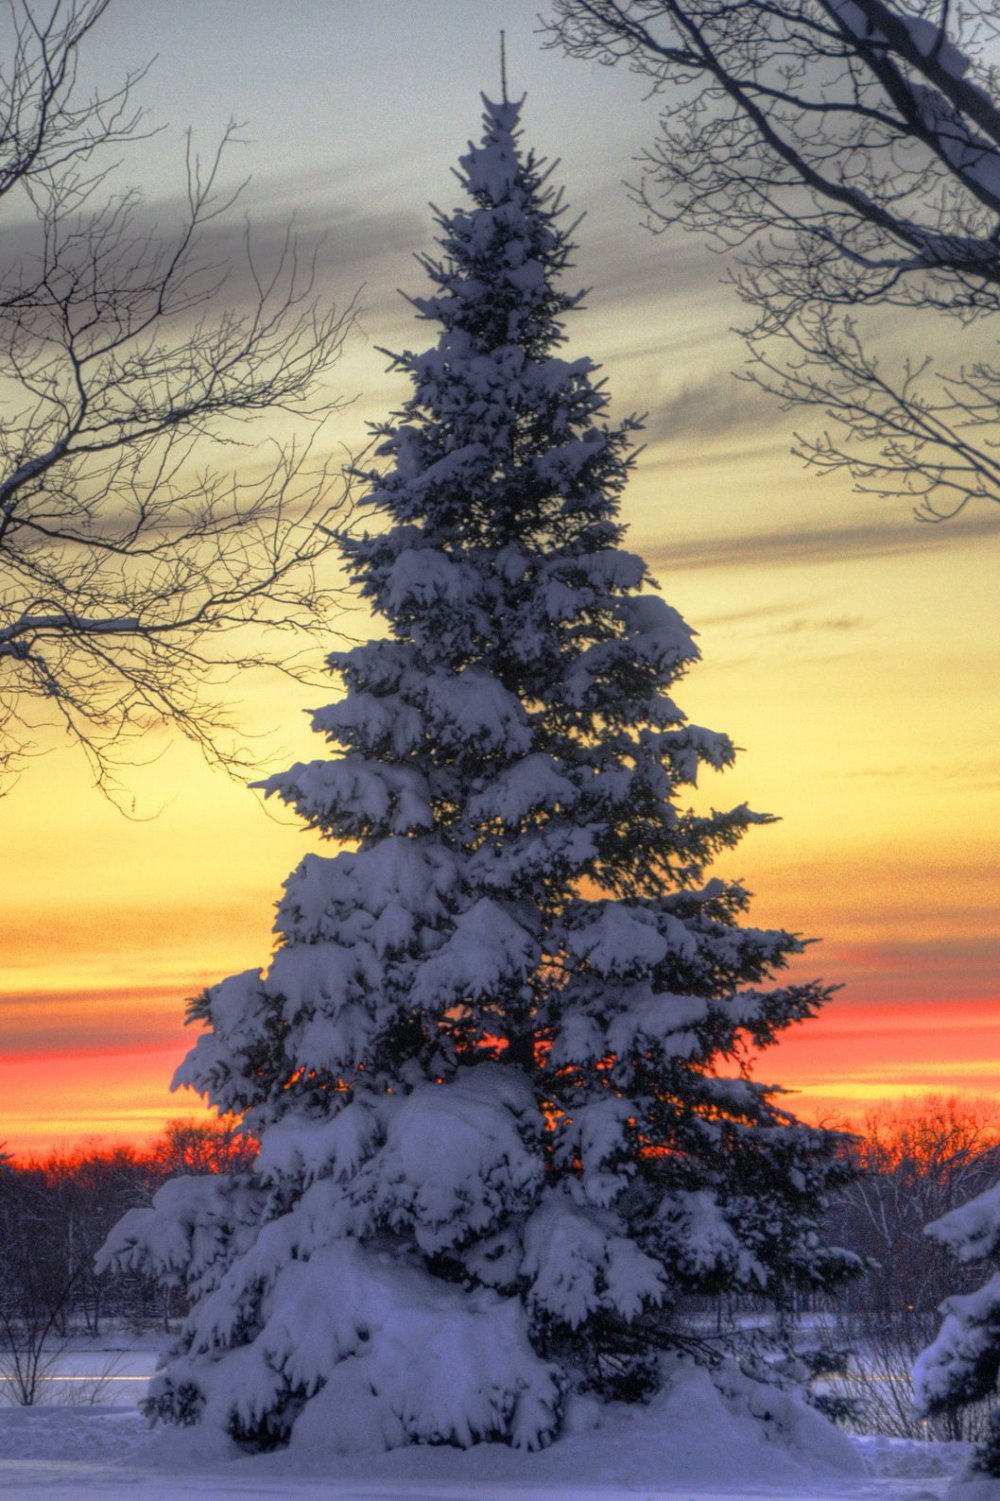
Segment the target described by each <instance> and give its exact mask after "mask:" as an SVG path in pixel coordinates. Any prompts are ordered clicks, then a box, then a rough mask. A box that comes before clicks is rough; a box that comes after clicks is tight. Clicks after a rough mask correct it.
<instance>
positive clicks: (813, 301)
mask: <svg viewBox="0 0 1000 1501" xmlns="http://www.w3.org/2000/svg"><path fill="white" fill-rule="evenodd" d="M553 8H554V13H555V20H554V22H553V27H552V31H553V40H554V42H558V44H560V45H561V46H562V47H564V48H565V50H566V51H567V52H568V53H570V54H571V55H572V56H576V57H581V58H585V59H594V58H596V59H598V60H599V61H601V62H604V63H621V64H623V65H624V66H626V67H628V68H630V69H631V70H633V71H634V72H636V73H637V74H638V75H639V77H640V78H641V80H642V83H643V85H644V86H645V87H647V88H650V87H652V89H653V90H654V91H655V97H656V100H657V103H658V104H659V106H660V108H661V111H662V114H661V120H660V135H659V138H658V139H657V140H656V142H655V144H654V145H652V146H651V147H650V148H649V149H648V150H647V151H646V152H645V154H644V155H643V157H642V158H641V165H642V172H643V177H642V181H641V183H640V185H639V187H638V188H637V189H636V194H637V197H638V198H639V200H640V201H641V203H642V205H643V207H644V208H645V210H646V211H647V212H648V214H649V218H650V221H651V222H652V224H653V225H654V227H657V228H661V227H666V226H669V225H671V224H674V223H680V224H683V225H684V226H685V227H687V228H690V229H693V230H696V231H698V232H700V233H702V234H704V235H705V236H707V237H708V239H709V240H710V242H711V243H713V244H714V245H715V246H717V247H722V248H725V249H727V250H734V251H736V252H737V256H736V265H737V268H738V269H737V270H736V271H735V274H734V280H735V284H736V286H737V289H738V291H739V293H740V295H741V297H742V298H743V299H744V300H745V301H746V302H747V303H748V304H749V306H750V307H751V308H752V309H753V312H754V315H755V317H756V322H755V323H754V324H753V325H752V326H751V327H750V329H749V330H748V332H747V337H748V340H749V350H750V356H751V364H750V370H751V373H752V376H753V379H755V380H756V381H757V382H758V383H759V384H761V385H762V386H764V387H765V388H766V389H767V390H770V391H772V392H774V393H775V394H776V395H777V396H778V397H779V398H780V399H781V400H782V401H784V402H786V403H792V404H799V405H805V406H807V407H814V408H816V409H817V411H818V412H819V413H820V414H821V415H822V417H823V418H824V419H826V418H829V419H830V420H831V421H832V422H833V423H835V424H837V425H838V426H839V429H840V433H841V434H842V436H837V434H836V429H834V431H832V432H831V431H829V430H825V431H824V432H823V433H822V434H821V436H820V437H818V438H815V439H811V440H802V439H800V440H799V443H800V448H799V451H800V453H801V454H802V455H803V456H804V457H805V458H806V459H807V461H808V462H809V463H811V464H812V465H814V466H815V467H817V468H818V469H819V470H821V471H829V470H833V469H839V468H841V467H843V466H847V467H849V468H850V470H851V472H852V473H853V475H854V478H855V482H856V484H857V486H858V488H860V489H862V490H868V491H872V492H874V493H876V494H880V495H885V494H889V495H899V494H901V495H904V496H907V497H910V498H911V499H912V500H913V501H914V502H915V505H916V510H917V514H918V515H920V516H923V517H925V518H929V519H940V518H942V517H945V516H949V515H954V514H955V513H956V512H957V511H959V510H961V509H962V507H963V506H965V505H966V504H967V503H968V502H969V501H970V500H992V501H1000V464H998V460H997V455H996V446H995V441H994V436H995V431H996V422H997V409H998V401H1000V366H998V365H997V363H996V360H995V356H994V354H993V350H994V347H995V346H994V344H993V342H992V339H991V338H990V337H989V335H988V329H987V326H986V325H987V320H988V319H990V318H992V317H995V315H996V314H997V312H998V311H1000V245H998V238H997V225H998V222H1000V104H998V103H997V76H996V71H995V69H994V67H993V65H992V64H991V63H990V62H989V60H988V59H989V51H988V47H987V46H986V43H988V42H991V41H992V40H994V39H995V38H996V36H997V18H996V8H995V6H993V5H991V4H984V3H980V0H973V3H972V4H968V5H962V6H958V5H951V4H950V3H949V0H774V3H768V4H761V3H759V0H553ZM886 308H889V309H898V310H901V311H902V317H900V318H898V319H896V320H895V322H894V323H892V324H890V325H889V328H890V330H892V329H895V331H896V334H897V336H898V338H899V339H900V340H901V341H902V347H903V348H904V349H907V350H908V351H909V355H908V357H906V358H900V359H899V360H895V359H894V358H893V357H892V350H893V347H894V344H893V338H892V337H891V336H887V329H886V323H885V316H884V313H882V314H881V315H880V318H879V320H878V321H877V322H873V320H872V319H871V318H870V317H869V316H868V314H869V312H870V310H872V309H880V310H882V309H886ZM942 320H950V322H951V324H952V325H953V326H957V327H958V328H960V329H964V330H969V329H970V328H980V329H981V330H982V337H980V338H978V339H977V338H976V336H975V335H974V334H970V333H968V332H966V333H965V334H964V336H963V340H962V343H963V346H964V347H966V348H968V349H969V351H970V353H969V356H968V363H966V364H960V365H956V364H954V363H946V364H945V366H944V367H943V368H942V369H940V370H939V368H938V365H937V364H936V363H935V362H934V361H933V360H932V359H931V357H930V353H929V351H930V350H932V349H934V347H935V346H938V347H945V348H948V345H949V342H950V341H951V342H953V335H950V334H949V333H948V330H947V325H946V324H942ZM977 350H978V353H977ZM951 352H952V351H951V349H950V348H949V349H948V353H949V356H950V355H951Z"/></svg>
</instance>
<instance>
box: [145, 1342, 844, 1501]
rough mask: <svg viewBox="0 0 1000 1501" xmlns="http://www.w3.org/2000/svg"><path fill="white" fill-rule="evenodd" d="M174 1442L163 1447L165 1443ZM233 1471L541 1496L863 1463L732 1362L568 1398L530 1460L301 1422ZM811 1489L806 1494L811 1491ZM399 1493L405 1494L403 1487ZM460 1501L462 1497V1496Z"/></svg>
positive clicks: (170, 1437) (802, 1406)
mask: <svg viewBox="0 0 1000 1501" xmlns="http://www.w3.org/2000/svg"><path fill="white" fill-rule="evenodd" d="M162 1442H163V1443H164V1445H165V1447H164V1449H163V1453H164V1455H165V1456H166V1455H167V1454H168V1453H170V1452H171V1451H173V1452H176V1454H177V1456H178V1459H180V1460H181V1462H182V1463H183V1458H182V1456H183V1453H184V1445H185V1434H184V1432H183V1431H181V1432H179V1433H177V1432H174V1433H170V1434H165V1435H164V1439H163V1440H162ZM167 1444H169V1446H170V1448H169V1449H168V1448H167V1447H166V1445H167ZM231 1468H232V1470H233V1472H234V1473H235V1472H237V1471H239V1472H240V1473H245V1474H246V1476H247V1481H248V1483H249V1479H250V1476H251V1475H253V1477H254V1479H255V1480H258V1481H259V1480H261V1479H263V1478H264V1476H265V1475H266V1476H270V1477H274V1478H277V1477H279V1476H281V1477H285V1476H292V1475H297V1474H301V1475H306V1474H309V1473H313V1474H320V1473H322V1475H323V1476H324V1477H326V1478H327V1479H329V1480H331V1481H336V1480H342V1481H346V1480H358V1481H371V1482H391V1481H397V1482H400V1483H403V1482H405V1481H414V1482H421V1483H423V1484H435V1485H449V1486H451V1485H454V1486H456V1487H457V1486H473V1485H474V1486H477V1487H478V1486H489V1485H503V1484H510V1483H514V1484H516V1485H517V1487H518V1493H519V1494H520V1492H521V1487H523V1486H529V1485H535V1486H539V1487H546V1486H548V1485H551V1488H552V1489H551V1492H548V1491H547V1490H546V1491H542V1490H540V1491H539V1492H538V1494H549V1493H551V1494H555V1493H556V1492H557V1491H558V1492H559V1493H560V1494H561V1493H562V1492H563V1489H564V1488H565V1491H566V1494H567V1495H573V1496H576V1495H581V1494H583V1493H584V1492H586V1494H587V1495H591V1494H593V1495H598V1494H601V1493H602V1492H603V1493H606V1494H607V1495H609V1497H610V1496H615V1497H617V1496H620V1495H622V1494H625V1493H629V1492H631V1491H633V1490H637V1489H638V1490H641V1491H643V1492H649V1491H650V1490H652V1491H654V1492H656V1493H657V1494H661V1493H669V1492H671V1491H673V1490H675V1489H677V1488H679V1487H692V1488H695V1489H704V1488H706V1487H708V1486H711V1487H713V1488H723V1489H726V1490H731V1491H732V1492H733V1494H735V1495H745V1494H747V1493H748V1492H750V1491H763V1492H764V1493H767V1492H768V1491H769V1488H772V1487H782V1488H784V1487H795V1488H802V1489H803V1490H807V1488H808V1487H809V1486H811V1484H812V1483H813V1482H815V1480H816V1479H818V1478H823V1479H827V1480H831V1481H834V1482H850V1481H853V1480H856V1479H861V1478H862V1477H863V1476H864V1475H865V1474H866V1473H867V1468H868V1467H867V1466H866V1464H865V1462H864V1460H863V1459H862V1458H861V1457H860V1456H859V1453H858V1450H857V1448H856V1446H855V1444H854V1442H853V1441H852V1440H851V1439H850V1438H848V1437H847V1436H846V1435H845V1434H843V1433H841V1432H839V1431H838V1430H837V1429H835V1428H833V1427H832V1426H831V1425H830V1424H829V1423H828V1422H827V1421H826V1419H825V1418H823V1417H822V1416H821V1415H820V1414H819V1413H818V1412H816V1411H815V1409H813V1408H811V1407H809V1406H808V1405H807V1404H806V1403H805V1402H804V1401H803V1400H802V1399H801V1398H800V1397H798V1396H792V1395H789V1394H788V1393H784V1392H780V1391H777V1390H776V1389H775V1388H772V1387H764V1386H761V1385H760V1384H759V1383H756V1382H753V1381H749V1380H748V1379H747V1378H746V1377H745V1376H743V1375H741V1373H740V1372H739V1371H738V1370H737V1369H736V1368H735V1367H734V1366H726V1367H723V1368H722V1370H721V1371H717V1372H715V1373H714V1379H713V1375H710V1374H709V1372H708V1371H707V1370H705V1369H704V1368H702V1367H696V1366H694V1365H689V1364H687V1363H684V1362H682V1361H677V1363H676V1364H675V1366H674V1369H673V1372H672V1374H671V1377H670V1379H669V1381H668V1382H667V1383H666V1385H665V1387H664V1389H663V1390H662V1391H661V1392H660V1393H659V1394H658V1395H657V1396H656V1397H655V1398H654V1399H653V1400H652V1401H651V1402H649V1403H648V1404H645V1405H641V1404H640V1405H628V1406H626V1405H624V1404H621V1403H612V1404H600V1403H598V1402H596V1401H594V1400H593V1399H590V1398H586V1397H577V1398H574V1399H571V1402H570V1405H569V1410H568V1412H567V1414H566V1423H565V1427H564V1431H563V1434H562V1436H561V1437H560V1438H558V1439H557V1440H556V1441H555V1443H553V1444H552V1445H551V1446H550V1447H549V1448H547V1449H544V1450H541V1451H540V1452H536V1453H528V1452H525V1451H523V1450H516V1449H512V1448H511V1447H510V1446H509V1445H507V1444H496V1443H481V1444H475V1445H473V1446H472V1447H471V1448H469V1449H456V1448H453V1447H451V1446H448V1445H434V1446H429V1445H420V1446H409V1447H406V1448H400V1449H392V1450H390V1451H388V1452H386V1453H382V1454H371V1453H369V1454H357V1455H352V1454H336V1455H334V1454H332V1453H331V1445H330V1443H329V1441H328V1435H327V1434H325V1433H324V1432H323V1430H322V1427H321V1425H320V1424H318V1423H317V1424H310V1425H308V1429H305V1427H304V1425H303V1424H302V1423H299V1424H297V1425H296V1428H295V1433H294V1438H293V1442H292V1446H291V1448H290V1449H288V1450H284V1451H279V1452H277V1453H274V1454H266V1455H255V1456H253V1457H252V1458H249V1459H246V1460H238V1461H236V1462H235V1464H234V1465H233V1466H232V1467H231ZM807 1493H808V1490H807ZM401 1494H402V1492H401ZM461 1494H462V1495H464V1491H463V1492H461Z"/></svg>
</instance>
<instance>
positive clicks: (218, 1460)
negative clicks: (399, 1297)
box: [0, 1369, 1000, 1501]
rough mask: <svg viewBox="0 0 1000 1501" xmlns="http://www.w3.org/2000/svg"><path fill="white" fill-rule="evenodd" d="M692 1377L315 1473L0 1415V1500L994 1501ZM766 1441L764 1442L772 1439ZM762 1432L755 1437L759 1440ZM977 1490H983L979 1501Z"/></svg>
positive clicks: (990, 1494) (278, 1462)
mask: <svg viewBox="0 0 1000 1501" xmlns="http://www.w3.org/2000/svg"><path fill="white" fill-rule="evenodd" d="M752 1391H753V1389H752V1388H751V1389H749V1394H748V1391H744V1392H743V1394H742V1397H741V1395H740V1393H739V1392H736V1391H733V1392H732V1393H731V1394H730V1395H729V1396H728V1397H724V1396H722V1395H721V1394H720V1393H719V1392H718V1391H717V1390H716V1389H715V1388H714V1387H713V1385H712V1383H711V1382H710V1381H709V1379H708V1377H707V1374H706V1373H705V1372H704V1371H698V1370H692V1369H689V1370H686V1371H683V1372H682V1373H679V1374H678V1376H677V1379H676V1380H675V1381H674V1383H673V1385H672V1387H671V1389H670V1390H669V1391H668V1392H664V1393H663V1394H661V1396H660V1397H659V1398H657V1400H656V1401H654V1402H652V1403H650V1404H649V1405H648V1406H640V1407H622V1406H611V1407H606V1408H604V1409H603V1412H602V1413H601V1415H600V1422H599V1423H598V1424H597V1426H593V1424H594V1419H595V1417H596V1416H597V1415H598V1414H597V1413H596V1412H595V1409H594V1407H593V1406H591V1405H590V1404H589V1403H580V1404H578V1406H577V1408H576V1410H575V1411H574V1413H573V1414H572V1423H571V1425H570V1426H571V1427H572V1428H573V1429H574V1430H575V1431H574V1432H572V1433H570V1434H567V1435H566V1436H565V1437H563V1438H561V1439H559V1440H558V1441H557V1442H556V1443H555V1444H553V1445H552V1447H551V1448H549V1449H546V1450H543V1451H542V1452H541V1453H537V1454H524V1453H517V1452H515V1451H512V1450H510V1449H508V1448H506V1447H505V1446H502V1445H496V1444H481V1445H478V1446H477V1447H475V1448H473V1449H469V1450H456V1449H451V1448H443V1447H440V1448H428V1447H424V1448H408V1449H402V1450H396V1451H394V1452H393V1453H390V1454H381V1455H377V1456H369V1457H368V1458H363V1457H359V1456H352V1457H351V1458H334V1459H331V1457H330V1455H329V1454H322V1453H320V1452H319V1451H318V1450H315V1451H313V1452H312V1453H301V1452H300V1453H298V1454H293V1453H292V1452H291V1451H287V1450H286V1451H282V1452H279V1453H275V1454H269V1455H263V1454H258V1455H253V1456H250V1457H247V1456H242V1455H240V1456H239V1457H235V1456H237V1455H238V1453H239V1451H237V1450H236V1449H235V1446H231V1447H230V1449H229V1451H228V1453H229V1456H230V1457H229V1458H228V1459H227V1458H226V1457H224V1456H223V1454H222V1453H220V1452H219V1450H218V1449H217V1448H216V1451H215V1453H214V1456H210V1455H208V1454H207V1453H206V1452H205V1446H204V1438H205V1434H204V1433H203V1432H199V1430H198V1429H196V1428H194V1429H169V1430H156V1431H155V1432H154V1433H152V1434H151V1433H150V1432H149V1430H148V1429H147V1427H146V1425H145V1423H144V1422H143V1420H142V1419H141V1418H140V1416H139V1414H138V1413H137V1412H135V1411H134V1410H133V1411H128V1410H126V1409H123V1408H120V1407H118V1408H80V1407H65V1406H58V1407H36V1408H29V1409H22V1408H13V1407H2V1406H0V1495H3V1496H10V1497H11V1498H12V1501H13V1498H15V1497H17V1498H20V1497H22V1496H28V1495H30V1496H31V1497H32V1498H33V1501H214V1498H218V1497H223V1496H224V1497H230V1496H232V1497H240V1498H245V1497H247V1496H250V1495H252V1496H254V1497H256V1498H258V1501H362V1498H364V1501H373V1498H376V1497H378V1498H380V1501H458V1498H459V1497H460V1498H461V1501H626V1498H627V1497H629V1496H635V1495H636V1493H638V1494H639V1495H641V1496H648V1497H650V1498H653V1497H655V1498H674V1497H678V1498H680V1497H683V1498H684V1501H694V1498H697V1501H748V1498H750V1497H753V1498H755V1501H760V1498H762V1497H766V1498H767V1501H876V1498H878V1501H886V1498H887V1497H888V1496H889V1495H891V1496H892V1497H893V1498H895V1501H998V1495H1000V1491H998V1489H997V1488H994V1489H989V1488H988V1487H989V1486H990V1485H994V1487H995V1485H996V1483H994V1482H988V1481H987V1482H976V1483H974V1484H975V1485H976V1486H978V1489H975V1488H974V1489H970V1488H968V1487H966V1488H964V1489H963V1488H961V1487H955V1486H953V1487H952V1489H951V1490H949V1489H948V1479H949V1476H951V1475H954V1474H955V1473H956V1471H957V1470H958V1469H959V1468H960V1466H961V1465H962V1464H963V1463H964V1461H965V1459H966V1457H967V1454H968V1450H967V1447H966V1446H965V1445H959V1444H937V1443H915V1442H912V1441H909V1440H897V1439H887V1438H867V1439H853V1440H852V1439H849V1438H847V1437H846V1436H844V1435H842V1434H839V1433H836V1432H833V1433H832V1434H831V1431H830V1429H829V1428H828V1426H827V1425H826V1424H825V1423H824V1422H823V1420H822V1419H821V1418H820V1417H819V1416H818V1415H817V1414H816V1413H814V1412H812V1411H810V1410H809V1409H803V1407H802V1405H801V1404H800V1403H799V1402H798V1401H797V1400H793V1399H785V1398H780V1399H779V1401H778V1404H777V1405H776V1407H775V1409H774V1417H773V1419H772V1420H771V1423H770V1424H768V1423H767V1422H765V1423H764V1424H763V1425H761V1424H760V1423H759V1422H758V1421H757V1420H755V1419H752V1418H750V1417H748V1416H747V1413H746V1411H745V1410H741V1408H745V1406H746V1403H747V1401H748V1400H749V1399H750V1396H751V1395H752ZM779 1428H780V1431H779ZM769 1432H770V1437H768V1436H767V1435H768V1433H769ZM984 1487H985V1488H984Z"/></svg>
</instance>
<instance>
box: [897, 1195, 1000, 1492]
mask: <svg viewBox="0 0 1000 1501" xmlns="http://www.w3.org/2000/svg"><path fill="white" fill-rule="evenodd" d="M927 1234H928V1235H930V1236H932V1237H933V1239H934V1240H936V1241H939V1242H940V1244H941V1245H943V1246H947V1247H948V1249H949V1250H950V1251H952V1252H953V1253H954V1255H955V1256H956V1257H957V1258H958V1260H959V1261H961V1262H964V1263H968V1262H973V1263H974V1262H977V1261H983V1262H986V1263H987V1264H991V1265H992V1266H993V1267H994V1268H996V1270H994V1272H993V1274H992V1276H991V1277H989V1278H988V1280H987V1281H986V1282H985V1283H984V1284H983V1286H982V1287H980V1288H978V1289H977V1290H976V1291H975V1292H971V1293H964V1294H960V1295H956V1296H955V1297H952V1298H947V1299H946V1300H945V1302H944V1303H943V1304H942V1305H941V1311H942V1313H943V1314H944V1321H943V1323H942V1325H941V1328H940V1330H939V1332H938V1336H937V1339H935V1341H934V1343H933V1344H931V1345H929V1346H928V1347H927V1349H926V1350H925V1351H924V1352H923V1354H922V1355H921V1356H920V1357H919V1358H918V1360H917V1363H916V1366H915V1368H914V1372H913V1384H914V1389H915V1393H916V1399H917V1408H918V1410H919V1411H920V1412H922V1413H923V1414H924V1415H925V1416H926V1417H934V1416H936V1415H939V1414H941V1413H949V1412H958V1411H960V1410H961V1409H962V1408H963V1407H969V1406H972V1405H973V1404H974V1403H979V1402H991V1401H993V1400H994V1399H995V1398H996V1396H997V1392H998V1390H1000V1184H994V1186H993V1187H992V1188H988V1189H987V1190H986V1192H985V1193H981V1194H977V1195H976V1197H975V1198H974V1199H970V1201H969V1203H968V1204H963V1205H961V1206H960V1207H959V1208H958V1209H953V1210H952V1211H951V1212H950V1213H949V1214H945V1215H942V1217H941V1219H939V1220H935V1221H934V1222H933V1224H930V1225H928V1226H927ZM972 1464H973V1469H975V1470H979V1471H985V1473H986V1474H988V1475H996V1476H998V1477H1000V1412H994V1413H993V1415H992V1417H991V1420H990V1428H989V1432H988V1433H987V1436H986V1438H985V1439H984V1440H983V1442H982V1443H981V1444H980V1445H979V1446H978V1448H977V1449H976V1451H975V1453H974V1455H973V1461H972Z"/></svg>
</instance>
